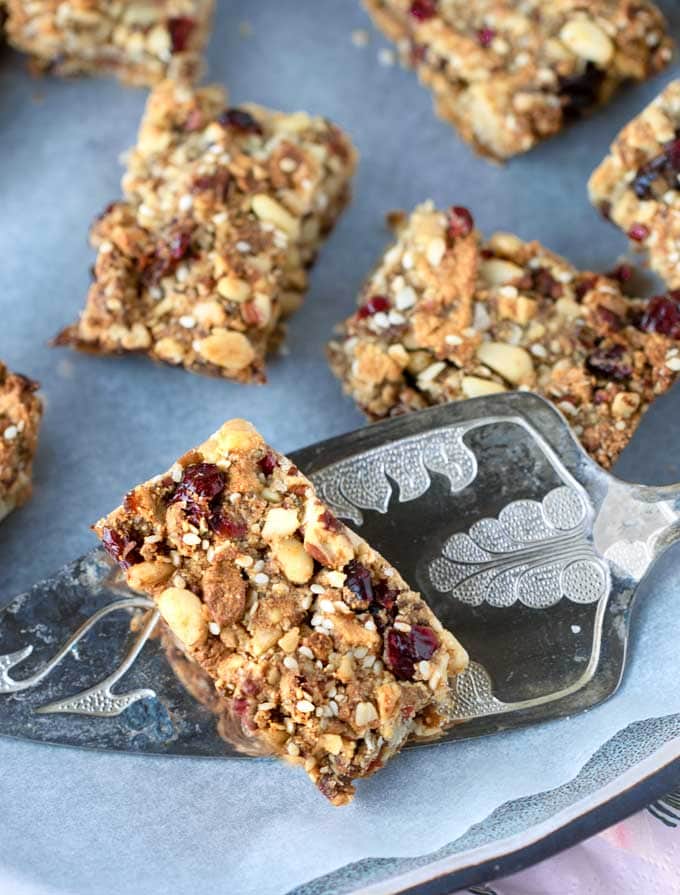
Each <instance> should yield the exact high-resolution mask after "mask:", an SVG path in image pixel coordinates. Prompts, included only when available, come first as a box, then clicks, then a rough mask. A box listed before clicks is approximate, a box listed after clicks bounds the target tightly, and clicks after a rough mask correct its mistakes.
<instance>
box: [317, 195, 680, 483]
mask: <svg viewBox="0 0 680 895" xmlns="http://www.w3.org/2000/svg"><path fill="white" fill-rule="evenodd" d="M464 211H465V214H463V212H464ZM393 218H394V220H395V222H396V230H397V241H396V243H395V244H394V245H393V246H391V247H390V248H389V249H388V250H387V251H386V252H385V255H384V256H383V259H382V262H381V264H380V265H379V266H378V268H377V269H376V270H375V272H374V273H373V274H372V276H370V277H369V279H368V281H367V282H366V284H365V286H364V288H363V291H362V294H361V295H360V297H359V309H358V311H357V312H356V313H355V314H353V315H352V316H351V317H350V318H349V319H348V320H347V321H346V322H345V323H344V324H343V325H342V326H341V327H340V330H339V336H338V338H337V339H336V340H335V341H333V342H332V343H331V344H330V347H329V351H330V361H331V367H332V369H333V371H334V372H335V374H336V375H337V376H338V377H339V378H340V379H341V380H342V383H343V386H344V389H345V391H346V392H347V393H348V394H349V395H351V396H352V397H353V398H354V400H355V401H356V402H357V403H358V404H359V406H360V407H361V408H362V410H363V411H364V412H365V413H366V414H367V415H368V416H369V417H370V418H371V419H379V418H382V417H387V416H395V415H398V414H402V413H406V412H407V411H410V410H418V409H420V408H423V407H428V406H430V405H434V404H441V403H445V402H447V401H452V400H456V399H458V398H471V397H477V396H480V395H490V394H494V393H497V392H504V391H507V390H509V389H513V388H520V389H530V390H532V391H536V392H538V393H540V394H542V395H543V396H544V397H546V398H549V399H550V400H551V401H553V402H554V403H555V404H556V405H557V407H558V408H559V409H560V410H561V411H562V412H563V413H564V414H565V416H566V417H567V419H568V420H569V422H570V423H571V424H572V426H573V428H574V431H575V433H576V434H577V435H578V436H579V438H580V439H581V441H582V443H583V445H584V447H585V448H586V450H587V451H588V452H589V453H590V454H591V455H592V456H593V457H594V458H595V459H596V460H597V461H598V462H599V463H601V464H602V465H603V466H605V467H609V466H611V465H612V464H613V463H614V461H615V460H616V458H617V457H618V455H619V454H620V452H621V451H622V450H623V448H624V447H625V445H626V444H627V442H628V441H629V439H630V437H631V436H632V434H633V432H634V431H635V428H636V426H637V424H638V422H639V420H640V417H641V416H642V414H643V413H644V411H645V410H646V409H647V408H648V407H649V405H650V404H651V402H652V401H653V399H654V398H655V397H656V396H657V395H660V394H662V393H663V392H665V391H666V390H667V389H668V388H670V386H671V385H672V383H673V381H674V380H675V378H676V376H677V373H678V371H680V341H678V339H680V292H678V293H675V292H671V293H669V294H668V295H665V296H657V297H655V298H652V299H650V300H649V301H648V302H645V301H642V300H639V299H631V298H628V297H627V296H626V295H624V294H623V292H622V289H621V284H622V281H623V280H625V279H626V277H627V276H628V275H629V272H628V271H627V270H626V269H625V268H624V269H621V270H618V271H614V272H613V273H612V274H611V275H610V276H604V275H602V274H596V273H591V272H582V271H577V270H575V269H574V268H573V267H572V266H571V265H570V264H569V263H568V262H567V261H565V260H564V259H563V258H560V257H559V256H558V255H555V254H553V253H552V252H549V251H548V250H547V249H545V248H543V247H542V246H541V245H539V243H537V242H522V241H521V240H520V239H518V238H517V237H516V236H513V235H512V234H509V233H496V234H495V235H493V236H492V237H491V238H490V239H489V240H488V241H486V242H484V241H483V240H482V239H481V237H480V235H479V233H478V232H477V231H476V230H474V229H473V223H472V217H471V216H470V213H469V212H467V210H466V209H461V208H459V207H454V208H453V209H450V210H449V211H448V212H444V211H438V210H436V209H435V208H434V206H433V205H432V203H425V204H424V205H421V206H419V207H418V208H416V210H415V211H414V212H413V214H412V215H411V216H410V218H408V219H406V218H405V217H404V216H401V217H399V216H396V215H395V216H393ZM460 221H465V222H466V224H465V226H463V227H461V226H460ZM468 221H469V225H468V223H467V222H468ZM452 222H455V226H454V227H452Z"/></svg>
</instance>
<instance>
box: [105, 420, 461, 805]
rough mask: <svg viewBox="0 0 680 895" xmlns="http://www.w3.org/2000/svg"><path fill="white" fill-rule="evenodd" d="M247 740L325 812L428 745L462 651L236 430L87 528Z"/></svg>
mask: <svg viewBox="0 0 680 895" xmlns="http://www.w3.org/2000/svg"><path fill="white" fill-rule="evenodd" d="M95 531H96V532H97V534H98V535H99V537H100V538H101V539H102V542H103V543H104V546H105V547H106V548H107V549H108V551H109V552H110V553H111V555H112V556H113V557H114V558H115V559H117V560H118V561H119V562H120V563H121V565H122V566H123V567H124V568H125V569H126V573H127V580H128V583H129V584H130V586H131V587H133V588H134V589H137V590H141V591H143V592H144V593H147V594H149V595H151V596H152V597H153V598H154V599H155V600H156V601H157V604H158V607H159V609H160V612H161V614H162V616H163V618H164V621H165V623H166V624H167V626H168V627H169V629H170V630H171V631H172V632H173V634H174V636H175V638H176V639H177V641H178V642H179V643H180V644H181V645H182V648H183V649H184V651H185V652H186V653H187V655H189V656H190V657H191V658H192V659H193V660H194V661H195V662H196V663H198V665H199V666H200V667H201V668H202V669H203V671H204V672H206V673H207V674H209V675H210V676H211V677H212V678H213V680H214V681H215V686H216V687H217V690H218V691H219V693H220V694H221V695H223V696H225V697H226V698H227V699H228V700H229V701H230V704H231V707H232V709H233V712H234V713H235V714H236V715H237V716H238V717H240V719H241V725H242V727H243V730H244V731H245V732H246V733H248V734H250V736H251V737H253V738H254V739H255V740H257V741H258V742H259V743H261V744H263V745H264V747H266V748H268V749H269V750H271V751H273V752H274V753H275V754H277V755H279V756H281V757H283V758H286V759H287V760H289V761H292V762H293V763H295V764H299V765H302V766H303V767H304V768H305V770H306V771H307V773H308V774H309V775H310V777H311V778H312V779H313V780H314V782H315V783H316V784H317V786H318V787H319V789H320V790H321V792H322V793H323V794H324V795H325V796H326V797H327V798H329V799H330V801H331V802H333V804H336V805H340V804H345V803H346V802H348V801H350V799H351V797H352V795H353V792H354V785H353V781H354V780H355V779H356V778H358V777H363V776H366V775H368V774H371V773H373V772H374V771H375V770H377V769H378V768H379V767H381V766H382V765H383V764H384V763H385V761H387V760H388V759H389V758H390V757H391V755H393V754H394V753H395V752H396V751H397V750H398V749H399V748H400V746H401V745H402V744H403V742H404V740H405V739H406V737H407V736H408V735H409V734H411V733H417V734H420V735H436V734H437V733H440V732H441V731H442V729H443V727H444V724H445V722H446V718H447V713H450V709H451V698H452V694H451V688H450V684H449V681H450V678H452V677H453V676H455V675H456V674H458V673H459V672H461V671H462V670H463V669H464V668H465V667H466V664H467V655H466V653H465V650H464V649H463V648H462V647H461V646H460V644H459V643H458V642H457V641H456V640H455V638H454V637H453V636H452V635H451V634H449V633H448V632H447V631H445V630H444V629H443V628H442V627H441V625H440V624H439V622H438V621H437V619H436V618H435V617H434V615H433V614H432V612H431V611H430V610H429V608H428V607H427V605H426V604H425V603H424V602H423V600H422V599H421V597H420V596H419V595H418V594H416V593H414V592H413V591H412V590H410V589H409V587H408V585H407V584H406V583H405V582H404V581H403V579H402V578H401V577H400V576H399V574H398V573H397V571H396V570H395V569H394V568H392V566H390V565H389V563H387V562H386V561H385V559H383V557H382V556H380V555H379V554H378V553H376V552H375V551H374V550H373V549H372V548H371V547H370V546H369V545H368V544H367V543H366V542H365V541H363V540H362V539H361V538H359V537H357V536H356V535H355V534H354V533H353V532H351V531H350V530H349V529H347V528H346V527H345V526H344V525H343V524H342V523H341V522H339V521H338V520H337V519H336V518H335V516H333V514H332V513H331V512H330V511H329V510H328V508H327V507H326V506H325V505H324V504H323V503H322V502H321V501H320V500H319V499H318V498H317V496H316V494H315V491H314V487H313V485H312V484H311V482H310V481H309V480H308V479H306V478H305V476H303V475H302V473H300V472H299V470H298V469H297V468H296V467H295V466H293V465H292V464H291V462H290V461H289V460H288V459H286V458H285V457H283V456H282V455H281V454H278V453H277V452H276V451H274V450H272V449H271V448H270V447H269V446H268V445H266V444H265V442H264V441H263V440H262V438H261V436H260V435H259V434H258V433H257V432H256V431H255V430H254V429H253V428H252V426H250V424H248V423H245V422H244V421H243V420H232V421H231V422H230V423H227V424H225V425H224V426H223V427H222V428H221V429H220V430H219V431H218V432H217V433H215V435H214V436H213V437H212V438H211V439H209V440H208V441H207V442H205V443H204V444H202V445H200V446H199V447H198V448H196V449H195V450H193V451H190V452H189V453H188V454H186V455H185V456H184V457H182V458H181V460H180V461H179V462H178V463H176V464H175V465H174V466H173V467H172V468H171V469H170V470H169V472H168V473H167V474H166V475H164V476H158V477H157V478H155V479H152V480H151V481H150V482H147V483H145V484H143V485H139V486H138V487H137V488H134V489H133V490H132V491H131V492H130V493H129V494H128V495H127V497H126V499H125V503H124V505H123V506H122V507H119V508H118V509H117V510H114V512H113V513H111V514H110V515H109V516H107V517H106V518H105V519H102V520H100V522H98V523H97V525H96V526H95Z"/></svg>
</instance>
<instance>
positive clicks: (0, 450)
mask: <svg viewBox="0 0 680 895" xmlns="http://www.w3.org/2000/svg"><path fill="white" fill-rule="evenodd" d="M37 388H38V384H37V382H33V381H32V380H31V379H28V378H27V377H26V376H22V375H20V374H19V373H10V371H9V370H8V369H7V367H6V366H5V365H4V364H3V363H2V362H0V520H1V519H4V518H5V516H7V515H8V514H9V513H11V512H12V510H14V509H16V508H17V507H19V506H21V505H22V504H23V503H26V501H27V500H28V499H29V497H30V496H31V472H32V466H33V456H34V454H35V450H36V447H37V444H38V429H39V427H40V419H41V417H42V401H41V400H40V398H39V397H38V396H37V395H36V391H37Z"/></svg>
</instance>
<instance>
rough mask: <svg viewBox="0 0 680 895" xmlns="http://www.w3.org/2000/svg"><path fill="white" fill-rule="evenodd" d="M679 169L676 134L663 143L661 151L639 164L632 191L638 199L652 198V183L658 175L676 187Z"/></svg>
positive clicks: (679, 146) (679, 158)
mask: <svg viewBox="0 0 680 895" xmlns="http://www.w3.org/2000/svg"><path fill="white" fill-rule="evenodd" d="M679 171H680V139H679V138H678V135H677V134H676V137H675V139H673V140H670V141H669V142H668V143H666V144H665V145H664V148H663V152H661V153H660V154H659V155H657V156H655V157H654V158H653V159H650V160H649V161H648V162H646V163H645V164H644V165H641V166H640V167H639V168H638V170H637V173H636V175H635V179H634V180H633V183H632V186H633V192H634V193H635V195H636V196H637V197H638V199H651V198H652V184H653V183H654V181H655V180H656V179H657V178H658V177H663V178H664V179H665V180H668V181H669V183H670V185H671V188H672V189H674V188H675V187H676V176H677V174H678V172H679Z"/></svg>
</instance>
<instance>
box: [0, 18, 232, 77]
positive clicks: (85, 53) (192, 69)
mask: <svg viewBox="0 0 680 895" xmlns="http://www.w3.org/2000/svg"><path fill="white" fill-rule="evenodd" d="M0 5H1V4H0ZM213 5H214V4H213V0H115V2H114V0H70V2H66V3H65V2H63V0H31V2H30V3H27V2H26V0H5V7H6V13H7V20H6V22H5V30H6V33H7V37H8V40H9V42H10V43H11V44H12V45H13V46H15V47H16V48H17V49H18V50H22V51H23V52H25V53H29V54H30V56H31V57H32V60H33V63H34V65H35V67H36V68H37V69H38V70H39V71H46V72H50V73H52V74H58V75H75V74H81V73H83V74H105V75H115V76H117V77H118V78H120V80H121V81H123V82H124V83H127V84H134V85H146V84H149V85H151V84H156V83H157V82H158V81H161V80H162V79H163V78H166V77H169V78H179V79H185V80H193V79H195V78H197V77H198V76H199V75H200V73H201V70H202V67H203V66H202V63H201V54H202V51H203V47H204V46H205V44H206V43H207V40H208V35H209V32H210V23H211V19H212V12H213Z"/></svg>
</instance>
